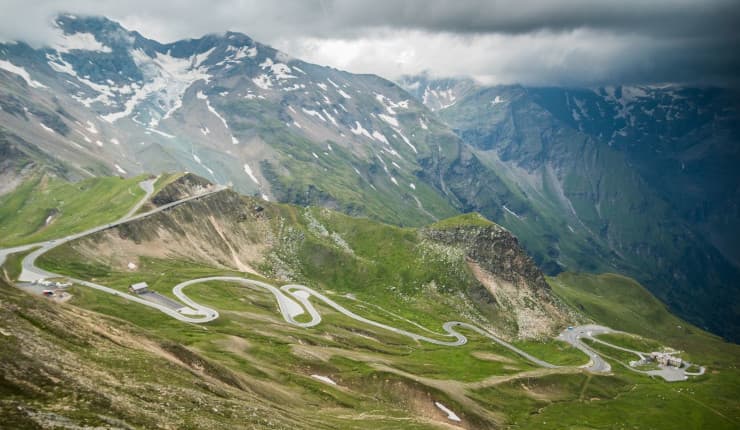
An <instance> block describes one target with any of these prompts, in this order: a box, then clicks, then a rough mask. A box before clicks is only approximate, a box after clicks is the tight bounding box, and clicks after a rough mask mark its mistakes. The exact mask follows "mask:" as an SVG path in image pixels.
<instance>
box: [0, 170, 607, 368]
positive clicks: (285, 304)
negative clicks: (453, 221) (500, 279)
mask: <svg viewBox="0 0 740 430" xmlns="http://www.w3.org/2000/svg"><path fill="white" fill-rule="evenodd" d="M155 181H156V179H151V180H147V181H143V182H141V183H140V184H139V185H140V186H141V188H142V189H143V190H144V191H145V192H146V195H145V196H144V198H143V199H142V200H141V201H140V202H138V203H137V204H136V205H135V206H134V207H133V208H132V209H131V210H130V211H129V212H128V213H127V214H126V215H125V216H124V217H122V218H121V219H119V220H118V221H115V222H112V223H109V224H105V225H102V226H98V227H94V228H91V229H89V230H86V231H83V232H81V233H76V234H72V235H69V236H66V237H64V238H61V239H55V240H50V241H46V242H39V243H34V244H29V245H23V246H17V247H13V248H6V249H0V265H2V264H3V262H4V261H5V258H6V256H7V255H9V254H12V253H16V252H23V251H26V250H29V249H33V248H38V249H36V250H34V251H33V252H31V253H30V254H28V255H27V256H26V257H25V258H24V259H23V261H22V269H23V270H22V272H21V275H20V277H19V280H20V281H22V282H34V281H37V280H41V279H46V278H61V277H65V278H67V279H69V280H70V281H71V282H73V283H75V284H79V285H83V286H86V287H89V288H92V289H95V290H98V291H102V292H105V293H108V294H112V295H115V296H119V297H121V298H125V299H126V300H130V301H132V302H136V303H139V304H142V305H144V306H149V307H150V308H154V309H157V310H159V311H160V312H163V313H165V314H167V315H169V316H171V317H172V318H175V319H177V320H179V321H183V322H188V323H195V324H202V323H206V322H209V321H213V320H215V319H217V318H218V317H219V313H218V311H217V310H215V309H212V308H209V307H207V306H204V305H201V304H199V303H197V302H195V301H194V300H192V299H190V298H189V297H188V296H187V295H186V294H185V292H184V291H183V290H184V289H185V288H186V287H188V286H191V285H194V284H199V283H203V282H211V281H220V282H234V283H238V284H241V285H244V286H252V287H257V288H262V289H264V290H266V291H268V292H270V293H272V294H273V295H274V296H275V299H276V301H277V304H278V309H279V311H280V314H281V315H282V317H283V319H284V320H285V321H286V322H287V323H289V324H292V325H295V326H298V327H303V328H309V327H314V326H316V325H318V324H319V323H321V314H319V312H318V311H317V310H316V308H315V307H314V305H313V303H312V302H311V300H310V299H312V298H313V299H315V300H320V301H321V302H323V303H324V304H326V305H328V306H329V307H331V308H333V309H334V310H336V311H337V312H339V313H341V314H342V315H344V316H346V317H348V318H352V319H353V320H355V321H359V322H362V323H364V324H367V325H370V326H373V327H376V328H379V329H382V330H387V331H390V332H393V333H396V334H399V335H402V336H406V337H408V338H411V339H414V340H416V341H421V342H427V343H431V344H434V345H442V346H461V345H464V344H466V343H467V341H468V339H467V337H465V335H463V334H462V333H460V332H459V331H458V329H464V330H470V331H473V332H475V333H478V334H479V335H481V336H484V337H487V338H489V339H491V340H492V341H494V342H496V343H498V344H499V345H501V346H503V347H505V348H507V349H509V350H510V351H512V352H514V353H516V354H518V355H519V356H521V357H523V358H524V359H526V360H529V361H530V362H532V363H534V364H536V365H538V366H541V367H545V368H557V367H560V366H556V365H553V364H551V363H548V362H546V361H544V360H541V359H539V358H537V357H534V356H532V355H531V354H529V353H527V352H525V351H523V350H521V349H520V348H517V347H516V346H514V345H512V344H510V343H509V342H506V341H505V340H503V339H500V338H499V337H497V336H495V335H494V334H493V333H491V332H489V331H487V330H484V329H482V328H480V327H477V326H474V325H472V324H468V323H465V322H461V321H448V322H446V323H444V324H443V325H442V329H443V331H444V333H434V332H432V333H433V334H436V335H437V337H441V338H445V337H446V338H449V340H439V339H437V338H433V337H429V336H424V335H421V334H418V333H413V332H410V331H407V330H404V329H400V328H397V327H393V326H390V325H387V324H384V323H381V322H378V321H373V320H371V319H368V318H365V317H363V316H361V315H358V314H356V313H354V312H352V311H350V310H349V309H347V308H345V307H344V306H342V305H340V304H339V303H337V302H335V301H334V300H332V299H330V298H329V297H327V296H325V295H324V294H322V293H320V292H317V291H315V290H314V289H312V288H309V287H307V286H305V285H297V284H289V285H283V286H282V287H280V288H277V287H275V286H273V285H270V284H267V283H265V282H261V281H256V280H253V279H248V278H242V277H236V276H211V277H204V278H198V279H191V280H188V281H185V282H182V283H180V284H177V285H175V286H174V287H173V289H172V293H173V294H174V296H175V297H176V298H177V299H178V300H179V301H180V302H181V303H183V304H184V305H185V306H184V307H182V308H179V309H173V308H172V307H168V306H165V305H162V304H160V303H155V302H153V301H150V300H146V299H144V298H142V296H139V295H133V294H128V293H125V292H121V291H118V290H116V289H113V288H110V287H106V286H105V285H101V284H97V283H94V282H90V281H85V280H82V279H75V278H70V277H68V276H65V275H61V274H57V273H52V272H48V271H46V270H44V269H41V268H39V267H38V266H36V259H37V258H38V257H40V256H41V255H43V254H44V253H46V252H48V251H49V250H51V249H53V248H55V247H57V246H59V245H62V244H64V243H67V242H70V241H72V240H75V239H79V238H82V237H85V236H88V235H91V234H93V233H97V232H99V231H103V230H106V229H109V228H113V227H116V226H118V225H121V224H124V223H126V222H129V221H133V220H137V219H141V218H145V217H148V216H151V215H153V214H156V213H159V212H162V211H165V210H167V209H170V208H172V207H175V206H178V205H181V204H183V203H186V202H188V201H191V200H195V199H201V198H204V197H207V196H209V195H211V194H214V193H218V192H220V191H222V190H224V189H226V187H224V186H214V187H213V188H212V189H210V190H208V191H206V192H203V193H201V194H198V195H193V196H190V197H187V198H184V199H181V200H178V201H176V202H172V203H169V204H165V205H162V206H159V207H157V208H155V209H153V210H150V211H148V212H144V213H141V214H136V212H137V211H138V210H139V209H140V208H141V207H142V206H143V205H144V204H145V203H146V202H147V201H148V200H149V198H150V197H151V195H152V193H153V191H154V182H155ZM306 313H308V316H309V317H310V318H309V320H308V321H304V322H301V321H298V320H296V317H298V316H301V315H304V314H306ZM611 332H613V330H611V329H609V328H607V327H602V326H596V325H587V326H580V327H576V328H569V329H568V330H565V331H564V332H563V333H561V334H560V335H559V336H558V339H560V340H563V341H565V342H568V343H570V344H571V345H573V346H574V347H575V348H577V349H579V350H580V351H582V352H583V353H585V354H586V355H588V356H589V357H590V362H589V363H588V364H587V365H585V366H581V367H583V368H585V369H586V370H589V371H591V372H595V373H605V372H609V371H610V370H611V366H610V365H609V363H607V362H606V361H604V359H603V358H602V357H601V356H600V355H599V354H597V353H596V352H595V351H594V350H593V349H591V348H589V347H588V346H587V345H585V344H584V343H583V342H582V341H581V340H580V338H581V337H589V338H593V335H594V334H602V333H611Z"/></svg>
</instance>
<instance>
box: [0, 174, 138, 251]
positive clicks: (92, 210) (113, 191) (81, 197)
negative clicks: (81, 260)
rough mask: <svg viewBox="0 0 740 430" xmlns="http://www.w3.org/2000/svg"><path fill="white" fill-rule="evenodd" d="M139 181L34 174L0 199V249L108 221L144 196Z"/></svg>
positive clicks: (126, 210) (135, 179) (50, 237)
mask: <svg viewBox="0 0 740 430" xmlns="http://www.w3.org/2000/svg"><path fill="white" fill-rule="evenodd" d="M143 179H144V177H143V176H140V177H136V178H130V179H121V178H118V177H100V178H91V179H87V180H84V181H80V182H67V181H64V180H61V179H57V178H54V177H52V176H48V175H45V174H37V175H35V176H34V177H32V178H31V179H29V180H27V181H25V182H24V183H22V184H21V185H20V186H18V188H16V189H15V190H13V191H12V192H11V193H9V194H6V195H3V196H0V247H8V246H14V245H21V244H24V243H33V242H38V241H42V240H48V239H53V238H55V237H61V236H65V235H68V234H70V233H74V232H77V231H82V230H85V229H86V228H90V227H94V226H97V225H101V224H105V223H106V222H110V221H114V220H116V219H118V218H120V217H121V216H123V215H125V214H126V212H128V210H129V209H130V208H131V207H133V206H134V205H135V204H136V202H138V201H139V200H141V198H142V197H143V196H144V191H143V190H142V189H141V188H140V187H139V185H138V183H139V182H140V181H142V180H143ZM48 217H51V218H49V223H48V224H47V218H48Z"/></svg>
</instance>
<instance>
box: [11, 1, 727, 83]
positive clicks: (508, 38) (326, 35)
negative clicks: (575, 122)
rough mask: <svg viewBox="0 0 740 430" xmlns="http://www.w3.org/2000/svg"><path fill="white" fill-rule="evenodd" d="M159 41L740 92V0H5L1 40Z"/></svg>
mask: <svg viewBox="0 0 740 430" xmlns="http://www.w3.org/2000/svg"><path fill="white" fill-rule="evenodd" d="M61 11H67V12H71V13H76V14H95V15H105V16H108V17H109V18H111V19H114V20H117V21H120V22H121V23H122V24H123V25H124V26H125V27H127V28H129V29H131V30H137V31H139V32H140V33H142V34H143V35H145V36H147V37H151V38H154V39H157V40H159V41H162V42H168V41H173V40H176V39H180V38H190V37H199V36H201V35H203V34H206V33H222V32H224V31H226V30H233V31H240V32H243V33H246V34H248V35H249V36H251V37H253V38H254V39H256V40H258V41H260V42H262V43H266V44H269V45H272V46H274V47H276V48H278V49H281V50H283V51H285V52H287V53H288V54H291V55H293V56H295V57H298V58H301V59H304V60H307V61H311V62H315V63H319V64H324V65H330V66H334V67H337V68H340V69H345V70H348V71H351V72H356V73H376V74H379V75H381V76H384V77H387V78H391V79H394V78H397V77H398V76H400V75H403V74H416V73H420V72H423V71H427V72H428V73H430V74H431V75H434V76H472V77H474V78H476V79H478V80H481V81H483V82H485V83H524V84H534V85H584V86H590V85H600V84H627V83H699V84H719V85H723V84H732V85H738V82H739V81H740V78H738V76H737V75H738V74H740V73H739V71H740V55H738V54H737V52H740V35H739V34H740V32H738V31H737V27H738V24H739V23H740V0H671V1H668V0H653V1H650V0H616V1H612V0H560V1H554V0H534V1H527V0H514V1H500V0H488V1H485V0H449V1H441V0H370V1H364V0H220V1H219V0H210V1H206V0H203V1H200V0H199V1H174V0H126V1H105V0H68V1H51V0H32V1H29V0H2V11H0V15H2V16H0V39H3V40H15V39H21V40H26V41H29V42H32V43H35V44H38V43H43V41H44V40H46V39H47V38H48V37H50V31H49V22H50V21H51V17H52V16H53V15H55V14H56V13H58V12H61Z"/></svg>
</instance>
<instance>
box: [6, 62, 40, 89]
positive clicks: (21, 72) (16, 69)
mask: <svg viewBox="0 0 740 430" xmlns="http://www.w3.org/2000/svg"><path fill="white" fill-rule="evenodd" d="M0 69H3V70H5V71H6V72H10V73H13V74H16V75H18V76H20V77H21V78H23V80H24V81H26V84H28V86H29V87H31V88H46V85H44V84H42V83H41V82H39V81H35V80H33V79H31V75H30V74H28V72H27V71H26V69H24V68H23V67H20V66H16V65H15V64H13V63H11V62H10V61H7V60H0Z"/></svg>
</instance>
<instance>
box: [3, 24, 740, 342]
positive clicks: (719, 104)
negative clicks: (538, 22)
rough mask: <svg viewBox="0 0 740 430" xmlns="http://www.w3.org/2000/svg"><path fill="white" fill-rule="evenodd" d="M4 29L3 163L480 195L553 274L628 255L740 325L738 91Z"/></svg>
mask: <svg viewBox="0 0 740 430" xmlns="http://www.w3.org/2000/svg"><path fill="white" fill-rule="evenodd" d="M55 25H56V34H57V37H56V40H55V41H54V42H53V43H50V45H49V46H30V45H28V44H26V43H24V42H23V41H18V42H11V43H4V44H2V45H0V154H2V159H0V169H1V170H0V177H2V178H3V181H2V182H3V185H2V187H3V189H5V188H7V189H10V188H13V186H14V184H17V183H19V182H21V181H22V180H23V179H24V178H25V177H27V176H28V175H30V174H32V172H33V171H34V169H36V168H38V167H39V166H44V168H45V169H47V170H48V171H50V172H53V173H54V174H55V175H57V176H59V177H62V178H66V179H70V180H79V179H82V178H85V177H91V176H104V175H110V174H116V175H121V176H127V177H130V176H135V175H138V174H140V173H145V172H146V173H160V172H164V171H182V170H186V171H190V172H194V173H197V174H198V175H201V176H203V177H205V178H207V179H208V180H209V181H211V182H215V183H221V184H228V185H231V186H233V188H234V189H235V190H237V191H240V192H242V193H245V194H250V195H253V196H257V197H259V198H262V199H264V200H273V201H280V202H289V203H294V204H300V205H320V206H324V207H327V208H330V209H336V210H340V211H342V212H345V213H347V214H350V215H361V216H366V217H369V218H372V219H374V220H378V221H383V222H386V223H391V224H396V225H399V226H422V225H426V224H429V223H432V222H434V221H437V220H439V219H443V218H447V217H450V216H453V215H456V214H459V213H461V212H471V211H477V212H480V213H481V214H483V215H484V216H485V217H487V218H488V219H491V220H493V221H495V222H497V223H498V224H500V225H502V226H504V227H505V228H506V229H508V230H509V231H511V232H512V233H514V234H515V235H516V236H517V237H518V238H519V240H520V241H521V242H522V243H523V245H524V246H525V247H526V249H527V250H528V252H529V253H530V254H531V255H532V257H533V258H534V261H535V262H536V263H537V264H538V265H539V267H540V268H542V269H543V270H544V271H545V272H546V273H548V274H551V275H555V274H557V273H559V272H561V271H564V270H569V271H586V272H606V271H612V272H621V273H625V274H628V275H630V276H633V277H635V278H637V279H638V280H640V281H641V282H642V283H643V284H644V285H646V286H647V287H648V288H649V289H650V290H651V291H652V292H654V293H655V294H656V295H657V296H658V297H659V298H660V299H661V300H663V301H664V302H665V303H667V304H668V305H669V306H670V307H671V309H672V310H674V311H675V312H677V313H678V314H679V315H681V316H682V317H685V318H686V319H688V320H690V321H692V322H694V323H696V324H697V325H699V326H701V327H704V328H707V329H709V330H711V331H714V332H716V333H719V334H721V335H723V336H725V337H727V338H730V339H734V340H737V339H739V338H740V323H738V318H737V314H738V312H737V306H738V303H740V301H739V298H740V282H738V281H739V280H740V274H739V272H738V271H739V269H738V267H739V262H740V249H739V248H738V246H737V243H738V241H737V240H736V239H737V238H738V236H739V235H740V225H739V222H740V212H739V209H738V203H737V202H738V197H740V196H738V186H737V185H738V180H737V174H736V173H735V172H734V166H736V165H737V164H738V161H740V149H739V148H738V145H737V142H738V141H739V140H740V139H739V137H740V136H739V134H738V132H739V131H740V130H739V129H738V127H739V126H738V124H739V122H738V104H737V100H738V97H737V96H738V94H737V92H736V91H734V90H729V89H718V88H684V87H676V86H665V87H655V86H632V87H627V86H618V87H609V88H596V89H579V88H531V87H524V86H483V85H480V84H478V83H476V82H474V81H471V80H469V79H443V80H436V79H433V78H429V77H427V76H413V77H405V78H402V79H400V80H399V82H398V83H393V82H390V81H388V80H385V79H383V78H380V77H378V76H374V75H357V74H351V73H347V72H344V71H340V70H336V69H333V68H329V67H324V66H320V65H315V64H310V63H307V62H304V61H301V60H300V59H296V58H292V57H291V56H289V55H287V54H285V53H282V52H280V51H277V50H275V49H273V48H271V47H269V46H266V45H263V44H260V43H258V42H256V41H254V40H252V39H251V38H249V37H248V36H246V35H243V34H240V33H233V32H227V33H225V34H220V35H208V36H204V37H202V38H199V39H189V40H181V41H177V42H174V43H168V44H162V43H159V42H157V41H154V40H151V39H148V38H146V37H144V36H142V35H141V34H139V33H137V32H132V31H129V30H127V29H125V28H123V27H122V26H121V25H119V24H118V23H116V22H113V21H111V20H108V19H106V18H100V17H78V16H74V15H61V16H59V17H58V18H57V19H56V20H55Z"/></svg>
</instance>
